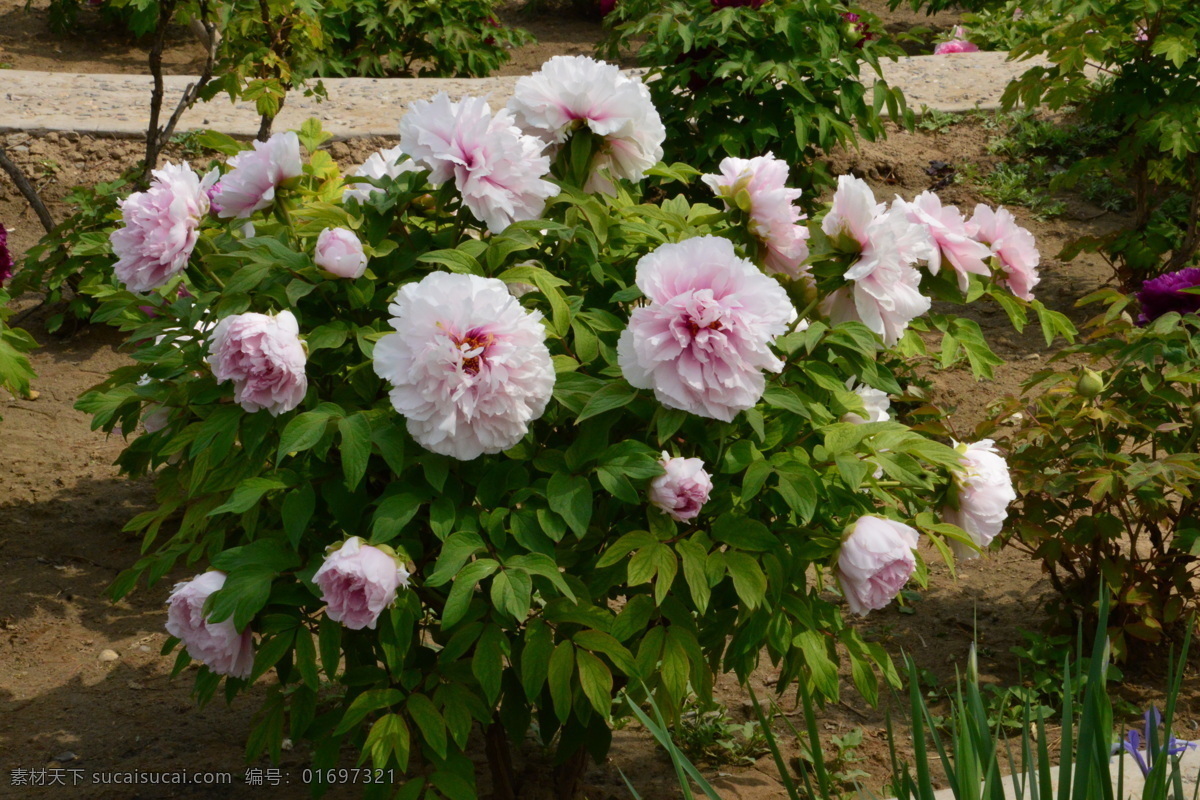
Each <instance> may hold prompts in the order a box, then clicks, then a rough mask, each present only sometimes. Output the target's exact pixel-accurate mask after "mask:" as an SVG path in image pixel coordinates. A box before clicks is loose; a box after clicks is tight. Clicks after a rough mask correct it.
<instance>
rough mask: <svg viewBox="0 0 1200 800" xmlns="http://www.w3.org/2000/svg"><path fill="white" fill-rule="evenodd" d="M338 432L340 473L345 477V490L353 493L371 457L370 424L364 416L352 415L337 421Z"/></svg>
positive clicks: (360, 414)
mask: <svg viewBox="0 0 1200 800" xmlns="http://www.w3.org/2000/svg"><path fill="white" fill-rule="evenodd" d="M338 432H339V433H340V434H341V436H342V446H341V454H342V473H343V474H344V475H345V476H346V488H347V489H349V490H350V491H354V490H355V489H356V488H358V484H359V483H360V482H361V481H362V479H363V475H365V474H366V472H367V462H368V461H369V460H370V457H371V423H370V421H369V420H368V419H367V415H366V414H363V413H358V414H353V415H351V416H349V417H344V418H342V419H340V420H338Z"/></svg>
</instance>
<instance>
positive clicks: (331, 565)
mask: <svg viewBox="0 0 1200 800" xmlns="http://www.w3.org/2000/svg"><path fill="white" fill-rule="evenodd" d="M409 577H410V576H409V572H408V570H406V569H405V568H404V565H403V564H402V563H401V562H400V559H398V558H397V557H396V555H395V553H394V552H393V551H392V550H391V549H390V548H389V549H387V550H385V549H383V548H380V547H374V546H372V545H369V544H365V543H364V542H363V540H362V539H360V538H359V537H357V536H351V537H350V538H349V539H347V540H346V541H345V542H344V543H343V544H342V546H341V547H339V548H338V549H336V550H334V551H333V552H331V553H330V554H329V555H327V556H326V557H325V563H324V564H322V565H321V568H320V569H319V570H317V572H316V574H315V575H313V583H315V584H316V585H317V587H318V588H319V589H320V590H321V600H322V602H324V603H326V604H327V605H326V608H325V615H326V616H327V617H329V618H330V619H331V620H333V621H334V622H340V623H342V625H344V626H346V627H347V628H351V629H352V630H362V629H363V628H370V629H371V630H374V629H375V623H376V621H377V620H378V619H379V615H380V614H381V613H383V610H384V609H385V608H387V607H388V606H390V605H391V604H392V603H393V602H394V601H395V600H396V590H397V589H398V588H400V587H401V586H407V585H408V579H409Z"/></svg>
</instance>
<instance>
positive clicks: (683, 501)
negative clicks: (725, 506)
mask: <svg viewBox="0 0 1200 800" xmlns="http://www.w3.org/2000/svg"><path fill="white" fill-rule="evenodd" d="M658 463H660V464H662V465H663V469H665V470H666V474H664V475H659V476H658V477H656V478H655V479H654V480H652V481H650V502H651V503H652V504H653V505H655V506H657V507H658V508H661V509H662V510H663V511H665V512H666V513H667V515H668V516H670V517H671V518H672V519H676V520H679V521H680V522H687V521H688V520H689V519H694V518H695V517H696V516H697V515H699V514H700V507H701V506H703V505H704V504H705V503H707V502H708V495H709V493H710V492H712V488H713V484H712V477H711V476H710V475H709V474H708V473H707V472H705V471H704V462H703V461H701V460H700V459H698V458H672V457H671V454H670V453H668V452H667V451H665V450H664V451H663V454H662V458H661V459H659V462H658Z"/></svg>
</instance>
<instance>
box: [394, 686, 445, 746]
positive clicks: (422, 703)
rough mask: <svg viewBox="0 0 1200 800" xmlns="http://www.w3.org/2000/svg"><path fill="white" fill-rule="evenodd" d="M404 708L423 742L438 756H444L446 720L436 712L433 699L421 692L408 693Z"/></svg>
mask: <svg viewBox="0 0 1200 800" xmlns="http://www.w3.org/2000/svg"><path fill="white" fill-rule="evenodd" d="M404 707H405V710H406V711H408V716H409V717H411V718H412V721H413V722H415V723H417V727H418V728H419V729H420V730H421V736H422V737H424V739H425V743H426V744H428V745H429V747H430V748H431V749H432V750H433V752H435V753H437V756H438V758H445V757H446V745H447V741H446V721H445V720H444V719H442V715H441V714H439V713H438V710H437V708H436V707H435V706H434V705H433V701H432V700H430V699H429V698H428V697H426V696H425V695H423V694H413V695H409V698H408V701H407V702H406V703H405V706H404Z"/></svg>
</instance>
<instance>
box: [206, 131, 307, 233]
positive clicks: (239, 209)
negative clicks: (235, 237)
mask: <svg viewBox="0 0 1200 800" xmlns="http://www.w3.org/2000/svg"><path fill="white" fill-rule="evenodd" d="M228 165H229V167H230V170H231V171H230V172H228V173H226V174H225V175H224V176H222V177H221V181H220V182H219V183H218V184H217V185H216V187H215V188H214V190H213V194H212V206H213V209H214V210H215V211H216V212H217V216H219V217H224V218H228V217H236V218H237V219H245V218H246V217H248V216H250V215H251V214H253V213H254V212H255V211H258V210H259V209H263V208H266V207H267V206H269V205H271V203H273V202H275V189H276V188H277V187H278V186H279V184H281V183H283V182H284V181H286V180H288V179H289V178H295V177H298V176H299V175H300V173H301V172H302V171H303V167H302V165H301V162H300V139H299V138H298V137H297V136H296V133H295V131H287V132H286V133H277V134H275V135H274V136H272V137H271V138H270V139H267V140H266V141H265V142H255V143H254V149H253V150H243V151H242V152H240V153H238V154H237V155H236V156H234V157H233V158H231V159H229V162H228Z"/></svg>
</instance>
